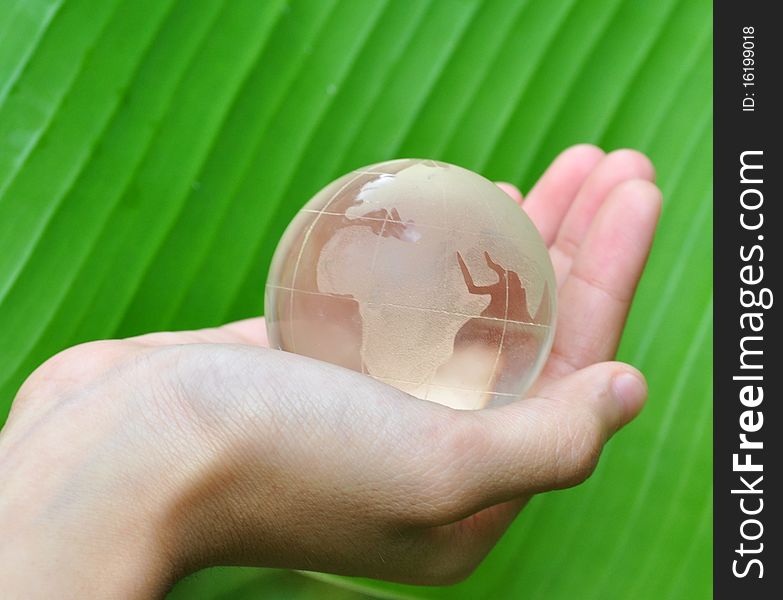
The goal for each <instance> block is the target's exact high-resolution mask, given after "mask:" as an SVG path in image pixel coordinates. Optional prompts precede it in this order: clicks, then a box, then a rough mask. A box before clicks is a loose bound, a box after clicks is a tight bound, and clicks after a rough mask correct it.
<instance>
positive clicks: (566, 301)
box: [544, 179, 661, 378]
mask: <svg viewBox="0 0 783 600" xmlns="http://www.w3.org/2000/svg"><path fill="white" fill-rule="evenodd" d="M660 209H661V193H660V191H659V190H658V188H657V187H656V186H655V184H653V183H650V182H649V181H647V180H641V179H635V180H632V181H627V182H625V183H623V184H622V185H619V186H617V187H616V188H615V189H614V190H613V191H612V193H611V194H610V195H609V198H608V199H607V200H606V203H605V204H604V205H603V206H602V207H601V209H600V211H599V212H598V215H597V216H596V218H595V221H594V223H593V225H592V226H591V228H590V231H589V232H588V234H587V236H586V238H585V240H584V242H583V243H582V245H581V247H580V249H579V253H578V255H577V256H576V259H575V261H574V264H573V268H572V269H571V270H570V274H569V276H568V278H567V279H566V281H565V283H564V284H563V285H562V287H561V289H560V293H559V303H560V308H559V310H558V324H557V332H556V334H555V340H554V343H553V346H552V352H551V354H550V358H549V360H548V361H547V365H546V367H545V371H544V377H545V378H547V377H548V378H551V377H559V376H561V375H563V374H565V373H569V372H571V371H573V370H576V369H581V368H582V367H586V366H587V365H590V364H592V363H594V362H600V361H604V360H611V359H612V358H613V357H614V354H615V352H616V351H617V344H618V342H619V339H620V334H621V332H622V329H623V326H624V324H625V319H626V316H627V314H628V309H629V307H630V304H631V300H632V299H633V295H634V292H635V290H636V285H637V283H638V281H639V278H640V277H641V274H642V270H643V269H644V265H645V262H646V261H647V256H648V254H649V251H650V246H651V245H652V240H653V235H654V233H655V226H656V224H657V222H658V216H659V214H660Z"/></svg>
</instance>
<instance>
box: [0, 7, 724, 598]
mask: <svg viewBox="0 0 783 600" xmlns="http://www.w3.org/2000/svg"><path fill="white" fill-rule="evenodd" d="M711 10H712V9H711V3H710V2H709V1H708V0H658V1H656V2H649V1H645V0H583V1H580V0H527V1H526V0H486V1H479V0H300V1H284V0H0V424H2V422H3V420H4V418H5V416H6V415H7V412H8V409H9V406H10V404H11V400H12V399H13V396H14V393H15V391H16V389H17V388H18V386H19V385H20V384H21V382H22V381H23V380H24V378H25V377H26V375H27V374H29V372H30V371H31V370H32V369H33V368H34V367H35V366H36V365H38V364H39V363H40V362H42V361H43V360H44V359H46V358H47V357H49V356H50V355H52V354H53V353H55V352H57V351H58V350H60V349H62V348H65V347H67V346H69V345H72V344H75V343H77V342H82V341H86V340H91V339H96V338H105V337H117V336H128V335H133V334H138V333H141V332H147V331H152V330H161V329H179V328H193V327H205V326H210V325H215V324H219V323H222V322H225V321H227V320H232V319H237V318H243V317H248V316H252V315H257V314H260V313H261V312H262V311H263V294H262V290H263V283H264V280H265V276H266V269H267V268H268V264H269V261H270V259H271V255H272V252H273V251H274V248H275V245H276V242H277V240H278V238H279V236H280V235H281V233H282V231H283V229H284V228H285V226H286V224H287V223H288V221H289V220H290V219H291V217H292V216H293V215H294V214H295V213H296V211H297V210H298V208H299V207H300V206H301V205H302V204H303V203H304V202H306V201H307V200H308V199H309V198H310V196H311V195H312V194H314V193H315V192H316V191H317V190H318V189H320V188H321V187H322V186H324V185H325V184H326V183H327V182H329V181H330V180H332V179H333V178H335V177H337V176H339V175H341V174H342V173H343V172H346V171H348V170H350V169H353V168H356V167H358V166H361V165H365V164H368V163H371V162H374V161H380V160H386V159H391V158H397V157H407V156H413V157H426V158H436V159H442V160H445V161H448V162H452V163H456V164H459V165H462V166H465V167H468V168H470V169H473V170H476V171H478V172H480V173H482V174H484V175H485V176H487V177H489V178H491V179H502V180H506V181H511V182H513V183H516V184H517V185H519V187H520V188H521V189H522V190H523V191H524V190H527V189H529V188H530V186H531V185H532V184H533V182H534V181H535V180H536V178H537V176H538V175H539V174H540V173H541V172H542V170H543V169H544V168H545V166H546V165H547V164H548V163H549V162H550V161H551V160H552V159H553V158H554V157H555V155H556V154H557V153H558V152H559V151H560V150H562V149H563V148H565V147H566V146H568V145H571V144H574V143H578V142H592V143H596V144H600V145H601V146H602V147H604V148H606V149H615V148H620V147H634V148H638V149H640V150H642V151H644V152H646V153H648V154H649V155H650V156H651V158H652V159H653V161H654V162H655V164H656V166H657V169H658V183H659V185H660V187H661V189H662V190H663V193H664V197H665V207H664V212H663V217H662V221H661V225H660V229H659V234H658V237H657V240H656V245H655V248H654V251H653V254H652V256H651V259H650V263H649V267H648V269H647V272H646V274H645V277H644V279H643V281H642V283H641V286H640V288H639V294H638V299H637V301H636V302H635V305H634V307H633V310H632V314H631V318H630V321H629V323H628V327H627V330H626V334H625V336H624V338H623V343H622V348H621V352H620V356H619V358H620V359H622V360H627V361H629V362H631V363H633V364H635V365H637V366H638V367H640V368H641V369H642V370H643V371H644V372H645V373H646V374H647V375H648V377H649V382H650V389H651V396H650V402H649V404H648V406H647V408H646V410H645V412H644V413H643V415H642V416H641V417H640V418H639V419H638V420H637V421H636V422H635V423H634V424H632V425H631V426H630V427H628V428H627V429H626V430H624V431H623V432H621V433H620V434H619V435H617V436H616V437H615V438H614V439H613V440H612V441H611V442H610V444H609V446H608V447H607V449H606V450H605V453H604V455H603V457H602V460H601V464H600V466H599V468H598V470H597V472H596V473H595V475H594V476H593V477H592V478H591V479H590V480H589V481H588V482H587V483H586V484H584V485H582V486H580V487H578V488H575V489H572V490H568V491H564V492H557V493H552V494H546V495H542V496H539V497H537V498H535V499H534V500H533V501H532V502H531V504H530V505H529V507H528V508H527V509H526V510H525V512H524V513H522V515H521V516H520V517H519V518H518V519H517V521H516V522H515V524H514V525H513V527H512V528H511V529H510V530H509V531H508V533H507V534H506V536H505V537H504V538H503V539H502V540H501V542H500V544H499V545H498V546H497V547H496V549H495V550H494V551H493V552H492V553H491V554H490V556H489V557H488V558H487V559H486V560H485V562H484V563H483V564H482V565H481V566H480V567H479V569H478V570H477V571H476V572H475V574H474V575H473V576H472V577H470V578H469V579H468V580H467V581H465V582H463V583H460V584H458V585H456V586H451V587H443V588H437V587H435V588H417V587H413V586H400V585H392V584H386V583H379V582H372V581H365V580H356V579H346V578H338V577H331V576H315V577H311V576H305V575H301V574H297V573H286V572H283V571H269V570H262V569H247V568H242V569H239V568H221V569H212V570H208V571H204V572H201V573H198V574H196V575H194V576H192V577H190V578H188V579H186V580H185V581H183V582H181V583H180V584H179V585H178V586H177V587H176V588H175V589H174V591H173V592H172V594H171V597H172V598H294V599H298V598H325V599H327V600H328V599H330V598H332V599H353V598H359V597H363V595H365V594H369V595H372V596H379V597H384V598H447V599H452V598H453V599H471V600H473V599H482V598H486V599H495V598H512V599H516V598H519V599H524V598H530V599H548V600H553V599H554V600H560V599H571V598H579V599H580V600H591V599H595V600H604V599H612V598H633V599H648V598H649V599H660V598H688V599H691V598H706V597H707V596H708V595H709V593H710V590H711V579H712V571H711V569H712V567H711V544H712V533H711V529H712V504H711V474H712V458H711V446H712V443H711V431H712V412H711V396H712V389H711V352H712V341H711V335H712V299H711V298H712V279H711V277H712V275H711V271H712V269H711V265H712V250H711V249H712V239H711V219H712V210H711V205H712V190H711V169H712V167H711V143H712V137H711V136H712V131H711V130H712V108H711V94H712V74H711V60H712V59H711V49H712V44H711V38H712V15H711ZM0 535H1V534H0Z"/></svg>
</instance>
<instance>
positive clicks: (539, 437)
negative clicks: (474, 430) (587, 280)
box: [463, 362, 647, 509]
mask: <svg viewBox="0 0 783 600" xmlns="http://www.w3.org/2000/svg"><path fill="white" fill-rule="evenodd" d="M646 397H647V385H646V383H645V381H644V377H643V376H642V374H641V373H639V371H637V370H636V369H634V368H633V367H631V366H629V365H626V364H623V363H617V362H607V363H599V364H595V365H592V366H590V367H587V368H584V369H581V370H579V371H576V372H574V373H572V374H570V375H568V376H567V377H563V378H562V379H559V380H557V381H554V382H552V383H550V384H548V385H546V386H545V387H543V388H541V389H540V390H538V393H537V395H536V396H535V397H531V398H526V399H523V400H519V401H517V402H514V403H512V404H508V405H506V406H502V407H498V408H496V409H488V410H484V411H479V412H476V413H475V414H474V415H475V417H476V418H477V419H479V420H480V421H483V422H482V423H481V427H479V428H478V429H480V431H481V438H483V439H482V443H481V444H480V445H478V447H479V448H481V450H480V452H479V456H480V457H476V456H475V455H474V460H472V461H470V463H469V464H470V466H471V468H470V471H471V473H469V474H468V473H465V474H464V475H466V477H465V478H464V479H463V481H464V482H465V483H466V484H467V485H466V486H465V487H466V488H467V489H470V490H471V492H469V494H470V497H471V498H472V499H473V500H474V501H475V502H476V506H474V507H473V508H475V509H480V508H482V507H484V506H491V505H493V504H496V503H498V502H502V501H505V500H509V499H511V498H517V497H522V496H528V495H530V494H534V493H537V492H542V491H547V490H552V489H559V488H564V487H570V486H573V485H576V484H578V483H581V482H582V481H584V480H585V479H586V478H587V477H589V476H590V474H591V473H592V472H593V470H594V469H595V466H596V464H597V462H598V457H599V456H600V454H601V450H602V448H603V446H604V444H605V443H606V441H607V440H608V439H609V438H610V437H611V436H612V435H613V434H614V433H615V432H616V431H617V430H618V429H620V428H621V427H622V426H624V425H625V424H627V423H628V422H629V421H631V420H632V419H633V418H634V417H635V416H636V415H637V414H638V413H639V411H640V410H641V409H642V406H643V404H644V401H645V399H646Z"/></svg>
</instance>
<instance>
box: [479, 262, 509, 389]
mask: <svg viewBox="0 0 783 600" xmlns="http://www.w3.org/2000/svg"><path fill="white" fill-rule="evenodd" d="M504 279H505V281H506V302H505V306H504V312H503V331H501V332H500V341H499V342H498V353H497V356H495V362H494V363H493V364H492V370H491V371H490V372H489V379H488V380H487V383H486V384H484V386H485V387H487V388H488V387H489V386H490V385H491V383H492V377H493V375H494V374H495V369H497V368H498V363H499V362H500V355H501V353H502V352H503V342H504V341H505V339H506V328H507V327H508V271H506V274H505V277H504Z"/></svg>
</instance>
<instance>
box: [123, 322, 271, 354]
mask: <svg viewBox="0 0 783 600" xmlns="http://www.w3.org/2000/svg"><path fill="white" fill-rule="evenodd" d="M128 339H129V340H130V341H133V342H136V343H139V344H145V345H148V346H169V345H177V344H246V345H250V346H264V347H268V346H269V340H268V338H267V333H266V322H265V320H264V317H255V318H252V319H243V320H241V321H234V322H233V323H227V324H226V325H222V326H220V327H209V328H206V329H194V330H189V331H159V332H155V333H147V334H144V335H139V336H135V337H132V338H128Z"/></svg>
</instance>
